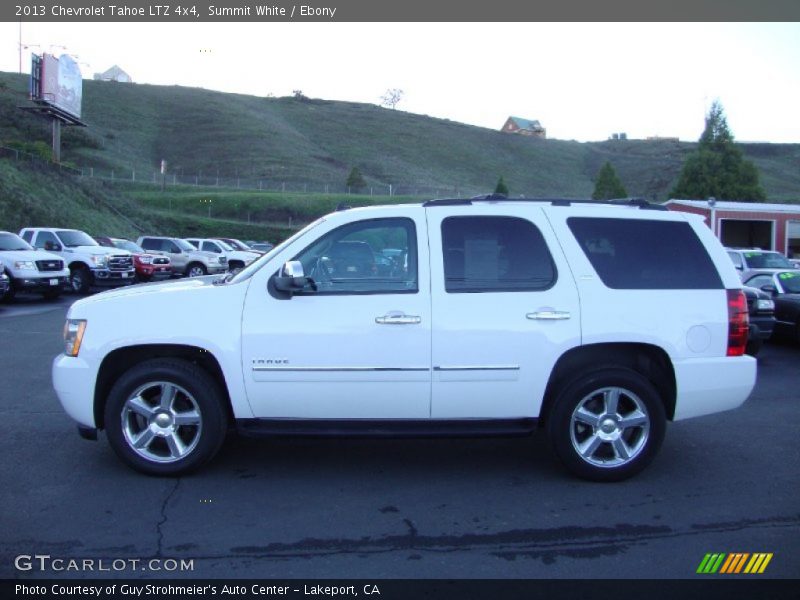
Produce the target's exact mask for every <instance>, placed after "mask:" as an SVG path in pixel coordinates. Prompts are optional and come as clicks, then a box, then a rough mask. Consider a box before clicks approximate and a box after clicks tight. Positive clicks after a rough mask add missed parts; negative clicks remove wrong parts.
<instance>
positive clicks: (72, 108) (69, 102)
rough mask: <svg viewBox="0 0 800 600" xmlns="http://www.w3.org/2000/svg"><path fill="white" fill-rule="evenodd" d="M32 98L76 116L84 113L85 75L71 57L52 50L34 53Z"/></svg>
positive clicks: (32, 59)
mask: <svg viewBox="0 0 800 600" xmlns="http://www.w3.org/2000/svg"><path fill="white" fill-rule="evenodd" d="M30 92H31V100H34V101H36V102H44V103H47V104H49V105H51V106H53V107H55V108H58V109H60V110H62V111H64V112H66V113H69V114H70V115H72V116H73V117H76V118H78V119H79V118H80V116H81V96H82V92H83V77H82V76H81V70H80V68H79V67H78V63H76V62H75V61H74V60H73V59H72V57H70V56H69V55H67V54H62V55H61V56H60V57H59V58H56V57H55V56H53V55H52V54H43V55H42V56H36V55H33V56H32V57H31V83H30Z"/></svg>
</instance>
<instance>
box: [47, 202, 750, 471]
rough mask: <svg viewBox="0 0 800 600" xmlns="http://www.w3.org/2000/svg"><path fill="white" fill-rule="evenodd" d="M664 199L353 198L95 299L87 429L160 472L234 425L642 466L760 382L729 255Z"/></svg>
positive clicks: (68, 376)
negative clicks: (619, 202)
mask: <svg viewBox="0 0 800 600" xmlns="http://www.w3.org/2000/svg"><path fill="white" fill-rule="evenodd" d="M654 208H656V207H654V206H652V205H649V204H646V203H638V204H637V203H632V204H629V205H625V206H614V205H610V204H608V203H606V204H602V203H588V202H576V201H568V200H563V201H559V200H555V201H541V200H529V201H520V200H515V201H511V200H498V199H496V198H494V197H488V198H484V199H472V200H439V201H431V202H428V203H425V204H422V205H397V206H384V207H372V208H363V209H351V210H345V211H341V212H337V213H334V214H331V215H328V216H327V217H324V218H322V219H319V220H318V221H316V222H315V223H312V224H311V225H309V226H308V227H306V228H305V229H304V230H302V231H301V232H299V233H297V234H296V235H295V236H293V237H292V238H290V239H288V240H287V241H285V242H284V243H283V244H281V245H280V246H278V247H276V248H275V249H273V250H272V251H271V252H269V253H268V254H266V255H264V256H263V257H261V258H260V259H258V260H257V261H255V262H254V263H253V264H251V265H249V266H248V267H247V268H245V269H244V270H242V271H240V272H239V273H237V274H228V275H226V276H216V277H212V276H208V277H200V278H196V279H187V280H183V281H178V282H172V283H160V284H153V285H148V286H136V287H133V288H130V289H126V290H120V291H116V292H109V293H105V294H102V295H100V296H97V297H93V298H88V299H84V300H81V301H79V302H76V303H75V304H73V305H72V307H71V308H70V310H69V313H68V315H67V323H66V326H65V346H66V347H65V351H64V353H63V354H61V355H59V356H58V357H57V358H56V359H55V361H54V364H53V380H54V386H55V389H56V392H57V394H58V397H59V398H60V400H61V403H62V404H63V406H64V408H65V409H66V411H67V413H68V414H69V415H70V416H71V417H72V418H73V419H75V420H76V421H77V422H78V424H79V430H80V431H81V433H82V434H83V435H84V436H85V437H90V438H95V437H96V435H97V430H98V429H105V431H106V435H107V437H108V440H109V442H110V444H111V446H112V447H113V449H114V450H115V451H116V453H117V454H118V455H119V457H120V458H121V459H122V460H123V461H124V462H126V463H127V464H128V465H130V466H131V467H133V468H135V469H138V470H140V471H142V472H145V473H150V474H161V475H175V474H181V473H185V472H188V471H190V470H192V469H194V468H196V467H198V466H200V465H201V464H203V463H205V462H206V461H208V460H209V459H210V458H211V457H212V456H214V454H215V453H216V452H217V450H218V449H219V447H220V445H221V444H222V442H223V439H224V437H225V434H226V432H227V431H228V429H229V428H231V427H235V428H236V429H238V430H239V431H240V432H242V433H247V434H263V435H308V434H315V435H318V434H345V435H442V436H452V435H462V436H471V435H474V436H477V435H503V434H510V435H513V434H526V433H531V432H532V431H534V430H535V429H537V428H541V429H543V430H544V432H545V433H546V435H547V437H548V439H549V441H550V443H551V446H552V448H553V451H554V453H555V455H556V456H557V457H558V458H559V459H560V460H561V462H562V463H563V464H564V465H565V466H566V467H567V468H568V469H569V470H571V471H572V472H573V473H575V474H577V475H578V476H580V477H584V478H587V479H593V480H606V481H609V480H620V479H624V478H626V477H630V476H631V475H633V474H635V473H637V472H638V471H640V470H641V469H642V468H644V467H645V466H646V465H647V464H649V463H650V462H651V460H652V459H653V458H654V456H655V455H656V453H657V451H658V449H659V447H660V445H661V442H662V439H663V438H664V433H665V428H666V423H667V421H679V420H682V419H686V418H689V417H696V416H700V415H707V414H712V413H716V412H719V411H724V410H728V409H733V408H736V407H738V406H739V405H740V404H742V403H743V402H744V401H745V399H746V398H747V397H748V395H749V394H750V392H751V391H752V388H753V386H754V383H755V377H756V362H755V360H754V359H753V358H752V357H749V356H744V349H745V345H746V343H747V334H748V320H747V304H746V301H745V298H744V295H743V293H742V290H741V283H740V281H739V278H738V276H737V274H736V271H735V269H734V267H733V265H732V264H731V261H730V260H729V258H728V257H727V256H726V254H725V251H724V249H723V248H722V246H721V245H720V244H719V242H718V241H717V240H716V239H715V238H714V236H713V235H712V233H711V231H710V230H709V229H708V228H707V227H706V226H705V225H704V224H703V222H702V220H701V219H700V218H699V217H694V216H692V215H688V214H684V213H675V212H667V211H660V210H653V209H654ZM187 307H191V310H187ZM142 311H144V312H146V314H148V315H149V318H148V319H147V320H145V321H141V320H137V321H135V322H134V321H131V320H127V321H126V320H124V319H120V318H119V315H120V314H136V313H141V312H142ZM197 314H213V315H214V317H213V318H212V319H204V320H202V322H198V320H197V318H196V315H197ZM685 451H686V452H690V451H691V450H690V449H688V448H687V449H686V450H685Z"/></svg>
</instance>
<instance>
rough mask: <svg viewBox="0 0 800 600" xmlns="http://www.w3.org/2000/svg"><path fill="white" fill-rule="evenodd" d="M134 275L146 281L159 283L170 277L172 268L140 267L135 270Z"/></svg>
mask: <svg viewBox="0 0 800 600" xmlns="http://www.w3.org/2000/svg"><path fill="white" fill-rule="evenodd" d="M136 275H137V276H138V277H140V278H141V279H146V280H148V281H160V280H162V279H169V278H170V277H172V268H171V267H170V266H169V265H167V266H154V267H151V266H140V267H137V268H136Z"/></svg>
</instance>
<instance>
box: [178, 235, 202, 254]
mask: <svg viewBox="0 0 800 600" xmlns="http://www.w3.org/2000/svg"><path fill="white" fill-rule="evenodd" d="M175 243H176V244H177V245H178V248H180V249H181V250H183V251H184V252H197V248H195V247H194V246H192V245H191V244H190V243H189V242H187V241H186V240H182V239H180V238H177V239H176V240H175Z"/></svg>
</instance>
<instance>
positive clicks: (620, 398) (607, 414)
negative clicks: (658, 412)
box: [570, 387, 650, 467]
mask: <svg viewBox="0 0 800 600" xmlns="http://www.w3.org/2000/svg"><path fill="white" fill-rule="evenodd" d="M649 434H650V416H649V414H648V412H647V407H646V406H645V404H644V402H642V400H641V399H640V398H639V397H638V396H637V395H636V394H634V393H633V392H631V391H630V390H626V389H624V388H620V387H604V388H600V389H598V390H595V391H594V392H592V393H590V394H588V395H587V396H585V397H584V398H583V399H582V400H581V401H580V402H579V403H578V406H577V407H576V408H575V410H574V411H573V412H572V418H571V420H570V438H571V440H572V446H573V448H574V449H575V451H576V452H577V453H578V455H579V456H580V457H581V458H582V459H583V460H584V461H586V462H587V463H589V464H591V465H594V466H596V467H619V466H621V465H625V464H627V463H629V462H631V461H632V460H633V459H635V458H636V457H637V456H638V455H639V453H641V452H642V450H643V449H644V448H645V445H646V443H647V438H648V436H649Z"/></svg>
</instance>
